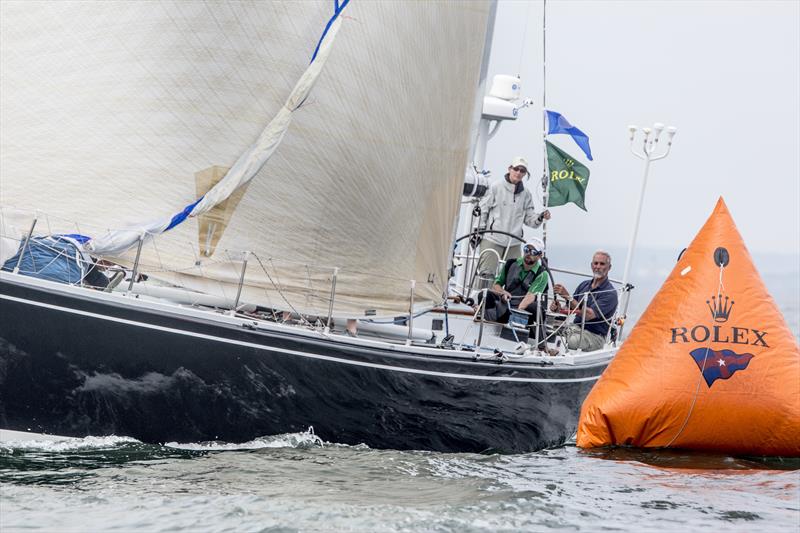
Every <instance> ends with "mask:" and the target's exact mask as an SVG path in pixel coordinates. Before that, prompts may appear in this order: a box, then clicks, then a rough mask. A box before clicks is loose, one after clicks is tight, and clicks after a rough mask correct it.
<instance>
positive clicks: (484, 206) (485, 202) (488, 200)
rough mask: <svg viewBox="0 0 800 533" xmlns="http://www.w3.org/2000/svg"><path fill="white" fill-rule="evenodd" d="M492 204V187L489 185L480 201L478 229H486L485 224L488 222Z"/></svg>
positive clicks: (493, 199)
mask: <svg viewBox="0 0 800 533" xmlns="http://www.w3.org/2000/svg"><path fill="white" fill-rule="evenodd" d="M494 204H495V198H494V188H493V187H489V190H487V191H486V196H484V197H483V198H482V199H481V202H480V206H481V218H480V225H479V226H478V228H479V229H486V224H487V223H488V222H489V213H491V211H492V209H494Z"/></svg>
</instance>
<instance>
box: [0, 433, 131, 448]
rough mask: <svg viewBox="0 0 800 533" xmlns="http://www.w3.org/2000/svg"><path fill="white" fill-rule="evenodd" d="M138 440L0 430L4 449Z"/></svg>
mask: <svg viewBox="0 0 800 533" xmlns="http://www.w3.org/2000/svg"><path fill="white" fill-rule="evenodd" d="M135 442H139V441H138V440H136V439H133V438H131V437H117V436H116V435H110V436H107V437H84V438H77V437H63V436H58V435H46V434H43V433H28V432H24V431H10V430H0V446H2V447H3V448H6V449H25V450H41V451H47V452H65V451H72V450H81V449H93V448H113V447H116V446H119V445H121V444H130V443H135Z"/></svg>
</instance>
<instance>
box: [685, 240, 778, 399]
mask: <svg viewBox="0 0 800 533" xmlns="http://www.w3.org/2000/svg"><path fill="white" fill-rule="evenodd" d="M720 250H722V251H723V252H724V254H720ZM714 257H715V263H718V264H720V268H724V267H725V266H726V265H727V263H728V256H727V250H725V249H724V248H722V249H720V248H718V249H717V251H715V253H714ZM720 257H722V259H720ZM735 303H736V302H735V301H734V299H733V298H731V297H730V296H728V295H725V294H723V292H722V290H720V291H718V292H717V294H716V295H712V296H711V297H710V298H709V299H707V300H706V306H707V307H708V310H709V312H710V314H711V320H712V322H713V325H711V326H706V325H704V324H697V325H694V326H691V327H690V326H678V327H673V328H670V331H671V334H672V338H671V340H670V344H678V343H698V344H701V343H702V344H705V346H703V347H699V348H695V349H694V350H691V351H690V352H689V355H691V357H692V359H694V362H695V363H697V367H698V368H699V369H700V372H702V374H703V378H705V381H706V384H707V385H708V386H709V387H711V385H712V384H713V383H714V382H715V381H716V380H718V379H729V378H730V377H731V376H733V374H734V373H735V372H737V371H740V370H745V369H746V368H747V365H749V364H750V360H751V359H752V358H753V357H754V355H753V354H752V353H748V352H745V353H737V352H735V351H734V350H731V349H729V348H721V349H713V348H712V347H711V346H710V345H711V344H712V343H714V344H741V345H748V346H753V347H755V346H761V347H763V348H769V345H768V344H767V332H766V331H763V330H759V329H756V328H752V327H743V326H742V325H740V324H737V325H735V326H734V325H732V324H729V323H728V320H729V319H730V318H731V315H732V312H733V308H734V304H735Z"/></svg>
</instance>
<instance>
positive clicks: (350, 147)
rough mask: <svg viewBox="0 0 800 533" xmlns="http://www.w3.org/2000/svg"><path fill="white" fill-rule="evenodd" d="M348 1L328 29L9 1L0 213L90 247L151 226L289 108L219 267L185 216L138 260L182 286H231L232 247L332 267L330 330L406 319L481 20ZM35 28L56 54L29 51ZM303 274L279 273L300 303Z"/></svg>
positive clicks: (449, 186) (475, 67)
mask: <svg viewBox="0 0 800 533" xmlns="http://www.w3.org/2000/svg"><path fill="white" fill-rule="evenodd" d="M345 5H346V10H345V11H344V13H346V15H347V16H346V17H342V16H338V17H333V18H332V8H333V7H334V6H333V5H332V3H331V2H330V1H324V2H302V3H296V2H253V3H249V2H236V3H230V4H223V3H213V4H207V3H199V2H191V1H181V2H158V3H148V5H147V7H146V8H145V7H144V6H142V5H141V4H138V3H128V2H119V3H117V2H104V3H75V4H72V3H70V4H69V6H71V7H64V5H63V4H61V3H58V2H54V3H36V4H33V5H30V4H27V3H26V4H25V7H23V5H22V4H18V3H15V2H3V3H2V7H0V9H2V17H0V24H2V28H0V30H1V31H0V40H2V43H1V44H2V54H1V55H2V58H0V74H2V76H1V77H2V80H1V81H0V83H2V87H0V89H2V90H0V103H1V104H2V115H3V121H2V124H0V128H2V132H0V133H2V135H1V137H2V138H1V139H0V156H2V166H0V173H2V175H0V178H2V185H1V186H0V203H2V204H4V205H13V206H20V207H32V208H35V209H39V210H40V211H42V212H47V213H52V214H53V215H54V216H55V217H60V218H61V219H66V220H73V221H77V222H79V224H80V228H81V232H82V233H84V234H88V235H91V236H93V237H99V236H101V235H103V233H104V232H105V230H107V229H120V228H122V229H124V228H130V227H132V226H136V225H137V224H139V223H140V222H141V221H142V220H148V219H151V220H153V221H154V222H153V223H154V224H157V223H158V224H161V225H162V226H163V224H164V223H165V220H169V221H171V220H172V216H174V214H175V213H177V212H178V211H180V209H182V208H183V207H184V206H189V205H191V204H192V202H195V201H196V200H197V196H196V194H197V188H196V183H195V176H196V175H197V173H198V172H201V171H203V170H204V169H208V168H210V167H214V166H216V167H230V168H231V169H232V170H231V171H230V172H233V169H234V168H235V164H236V161H237V158H239V157H240V156H241V155H242V154H244V153H246V152H247V150H248V147H249V146H251V145H253V144H254V143H255V144H256V145H258V144H259V143H258V141H257V140H258V138H259V135H262V134H263V132H264V126H265V125H266V124H267V123H269V121H270V120H273V119H274V118H275V117H279V116H280V115H281V114H284V115H285V114H286V111H284V110H287V109H290V108H292V107H295V108H296V106H297V105H298V104H300V103H301V102H302V104H303V105H302V106H300V107H299V108H298V109H296V111H295V112H294V113H292V114H291V125H290V126H289V127H288V129H285V130H284V132H283V133H282V134H279V135H277V137H280V139H277V140H280V147H279V148H278V149H277V150H274V152H273V153H271V156H270V158H269V160H268V161H267V162H266V164H264V163H263V162H262V163H260V165H259V162H258V158H256V164H255V166H253V167H249V168H250V169H251V170H253V169H256V171H255V172H253V177H252V180H250V181H249V183H248V185H247V190H246V191H245V192H244V194H242V196H241V198H239V199H238V203H237V204H236V206H235V208H234V209H232V210H231V211H229V212H226V214H225V217H226V220H227V225H226V227H225V231H224V233H222V234H221V235H219V238H218V240H217V241H216V246H215V248H214V251H213V253H212V254H211V255H210V256H209V257H204V256H202V254H200V253H199V251H200V249H201V247H198V235H199V234H200V231H201V227H199V226H198V222H197V220H196V219H195V218H193V217H190V218H188V219H186V220H185V221H184V222H182V223H181V224H179V225H177V226H175V227H174V228H173V229H171V230H170V231H169V232H167V233H165V234H163V235H161V236H159V237H158V238H157V239H156V240H155V242H154V243H153V246H146V247H145V250H144V251H143V259H142V260H143V262H146V263H147V264H149V265H151V266H154V267H156V266H157V267H156V270H158V271H160V272H168V271H174V272H178V273H180V274H179V275H176V276H172V279H173V282H174V283H176V284H182V285H186V286H191V287H199V286H214V285H217V284H220V283H221V284H227V283H229V282H230V283H236V281H237V279H238V265H237V261H238V260H239V258H238V256H237V254H236V253H235V252H237V251H238V252H242V251H251V252H253V253H256V254H258V255H259V257H273V258H281V259H283V260H290V261H292V262H293V264H301V265H307V266H308V267H309V268H311V269H313V268H314V267H316V266H317V265H324V266H325V268H329V267H330V268H333V267H337V268H340V269H341V272H342V274H341V276H340V278H339V279H338V281H337V295H338V296H337V297H336V299H335V313H337V314H339V315H346V314H348V313H349V314H352V315H353V316H364V315H365V314H368V313H370V312H372V311H377V312H379V314H380V313H381V311H383V312H384V313H401V312H403V311H407V306H408V297H409V284H410V280H417V284H416V298H415V301H417V302H425V301H428V302H433V301H436V300H438V299H439V298H441V295H442V293H443V291H444V289H445V284H446V276H447V272H446V270H447V263H448V257H449V255H448V254H449V247H450V244H451V243H450V239H451V238H452V228H453V226H452V224H453V220H454V218H455V215H456V211H457V208H458V203H459V195H460V189H461V181H462V178H463V169H464V168H465V167H466V164H467V157H468V152H469V140H470V129H471V127H472V116H473V114H474V109H473V108H474V104H475V101H476V100H477V99H476V98H475V96H476V88H477V85H478V77H479V73H480V62H481V59H482V55H483V45H484V36H485V32H486V23H487V19H488V16H489V11H490V10H489V6H488V5H487V3H485V2H469V3H454V2H453V3H435V4H422V3H417V2H385V3H384V2H360V1H357V0H352V1H350V2H346V3H345V2H339V6H338V7H339V11H341V10H342V9H344V8H345ZM56 19H59V20H60V21H62V22H61V23H59V22H58V21H57V20H56ZM111 20H113V22H109V21H111ZM331 20H333V21H334V22H333V23H332V25H331V28H332V29H331V30H330V31H329V32H328V34H327V35H326V36H325V37H324V39H323V41H325V40H328V39H329V38H331V37H333V36H334V34H335V43H334V45H333V46H332V47H331V48H330V55H329V57H328V58H327V61H326V62H325V65H324V68H322V69H321V71H320V72H319V73H318V78H317V79H316V83H315V85H314V88H313V90H312V91H311V92H307V93H306V94H301V93H295V94H296V95H299V96H298V97H297V98H296V99H295V100H293V101H292V102H291V103H289V104H286V98H287V95H289V94H290V93H292V90H293V88H294V87H295V85H296V84H297V80H298V79H301V78H303V76H304V75H303V72H305V71H306V69H307V68H308V65H309V57H310V55H311V54H312V50H313V47H314V46H315V45H316V42H313V41H314V39H315V38H316V36H318V35H320V32H321V29H322V28H324V27H325V26H326V25H327V24H328V23H329V21H331ZM103 23H105V24H107V27H106V26H103V25H102V24H103ZM337 26H338V33H336V31H337ZM44 30H46V31H47V40H49V41H50V42H54V43H58V42H60V41H61V42H62V43H66V44H64V45H62V46H61V47H59V46H57V45H55V44H42V43H40V42H39V41H40V39H44V37H43V36H42V35H41V32H42V31H44ZM112 30H113V32H115V33H113V34H112ZM37 35H39V39H37V38H36V36H37ZM309 36H311V37H309ZM320 53H322V52H320ZM317 61H319V58H317V60H315V61H314V62H312V67H313V65H314V63H316V62H317ZM56 64H57V65H58V68H54V67H55V66H56ZM277 137H276V138H277ZM276 138H269V139H266V141H267V142H266V143H265V144H266V145H270V144H272V143H274V141H275V140H276ZM262 140H264V139H262ZM262 149H263V145H262ZM246 174H247V172H244V173H242V175H246ZM241 184H242V182H238V183H236V184H234V187H233V188H232V189H230V190H228V189H226V190H225V191H224V192H225V194H221V195H219V196H218V197H216V198H215V197H214V196H215V195H214V194H212V195H211V196H209V194H210V193H211V192H212V191H213V189H212V190H211V191H209V192H208V193H206V196H205V197H204V198H203V199H202V200H201V203H200V204H198V205H197V206H195V208H193V210H192V211H193V212H195V214H197V213H199V209H198V208H200V209H202V207H201V205H202V204H203V203H205V204H208V205H212V207H213V205H216V204H217V203H219V202H220V201H223V200H224V198H227V197H228V196H229V195H230V193H231V192H232V191H233V190H235V189H236V187H237V186H238V185H241ZM196 209H197V211H195V210H196ZM166 214H170V215H169V216H168V217H167V216H166ZM159 217H162V218H159ZM20 223H21V224H22V225H23V226H24V223H23V222H20ZM54 226H55V227H53V228H52V229H53V231H54V232H58V231H63V232H68V233H73V232H75V231H76V230H75V228H74V227H70V228H67V229H60V228H59V227H58V225H57V224H55V225H54ZM90 231H95V233H90ZM134 236H135V238H138V234H136V235H134ZM134 241H135V239H134ZM122 249H123V248H119V247H118V248H108V249H106V253H107V254H112V255H114V254H122ZM156 249H157V253H156V252H155V250H156ZM131 256H132V254H131V252H130V251H128V252H127V255H126V254H123V255H122V257H121V258H122V259H123V260H128V261H130V259H131ZM225 261H228V264H227V266H226V267H225V268H224V269H222V267H220V266H219V265H220V264H221V263H222V262H225ZM223 270H224V272H223ZM299 270H300V269H298V268H296V267H288V266H287V267H285V268H279V271H280V278H281V280H282V286H283V287H285V288H286V290H289V291H290V292H291V293H292V294H294V293H295V292H296V291H300V290H301V289H303V288H305V289H307V290H308V285H309V281H308V279H309V277H308V275H307V274H304V273H303V272H300V271H299ZM349 272H361V273H366V275H365V274H352V275H351V274H349ZM310 279H312V281H313V284H314V285H315V286H314V287H313V291H319V292H320V293H324V294H325V298H328V297H329V296H328V293H329V287H327V288H325V289H319V288H318V287H317V286H316V285H320V286H324V281H325V279H327V278H324V277H320V278H319V279H316V278H314V277H313V276H312V277H311V278H310ZM245 286H246V289H245V293H246V295H248V296H252V297H253V298H260V299H261V301H266V300H267V297H266V293H267V292H269V291H273V288H272V287H271V285H270V283H269V282H268V281H264V276H263V273H261V274H260V275H259V273H258V272H256V271H253V272H252V273H251V272H250V267H248V272H247V276H246V279H245ZM209 290H212V292H213V290H220V291H221V290H222V289H209ZM225 290H226V291H227V290H228V289H225ZM259 294H260V295H261V296H259ZM270 298H272V297H271V296H270ZM320 301H321V302H323V300H320ZM254 303H258V301H256V302H254ZM303 305H307V304H303V303H302V302H301V303H299V304H298V307H303ZM317 307H318V306H317V304H316V303H315V304H314V305H313V306H308V307H307V308H306V309H305V310H307V311H309V312H310V311H319V309H317ZM325 307H326V308H327V303H326V302H325ZM312 308H313V309H312Z"/></svg>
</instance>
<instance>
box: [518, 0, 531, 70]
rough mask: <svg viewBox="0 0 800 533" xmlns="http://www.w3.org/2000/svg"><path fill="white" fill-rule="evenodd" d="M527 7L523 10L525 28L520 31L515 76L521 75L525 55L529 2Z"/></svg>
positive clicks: (529, 10)
mask: <svg viewBox="0 0 800 533" xmlns="http://www.w3.org/2000/svg"><path fill="white" fill-rule="evenodd" d="M527 4H528V7H527V8H526V9H525V28H524V29H523V30H522V46H521V47H520V49H519V61H518V62H517V76H521V74H522V56H523V54H524V53H525V44H526V42H527V37H528V18H529V16H530V12H531V2H528V3H527Z"/></svg>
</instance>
